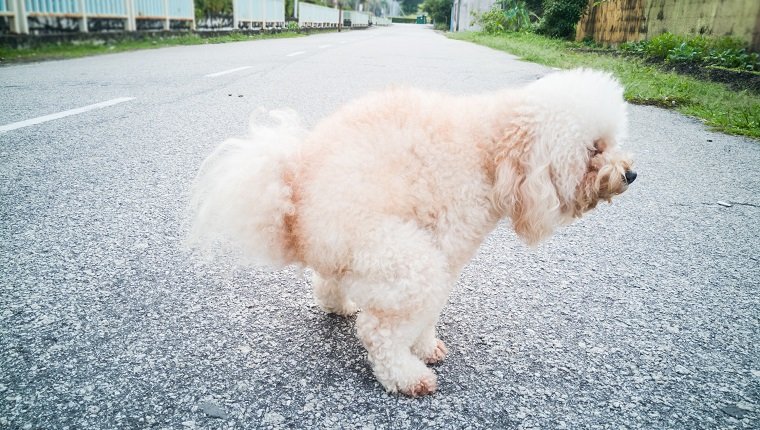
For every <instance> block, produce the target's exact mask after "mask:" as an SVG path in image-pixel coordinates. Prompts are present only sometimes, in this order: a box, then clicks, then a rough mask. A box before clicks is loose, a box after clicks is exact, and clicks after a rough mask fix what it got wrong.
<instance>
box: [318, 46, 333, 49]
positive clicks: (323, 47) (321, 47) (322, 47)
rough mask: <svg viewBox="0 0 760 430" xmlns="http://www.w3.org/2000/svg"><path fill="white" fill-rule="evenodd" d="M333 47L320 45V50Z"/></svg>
mask: <svg viewBox="0 0 760 430" xmlns="http://www.w3.org/2000/svg"><path fill="white" fill-rule="evenodd" d="M331 46H332V45H319V49H325V48H329V47H331Z"/></svg>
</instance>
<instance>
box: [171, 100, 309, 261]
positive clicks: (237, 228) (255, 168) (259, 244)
mask: <svg viewBox="0 0 760 430" xmlns="http://www.w3.org/2000/svg"><path fill="white" fill-rule="evenodd" d="M269 115H270V117H271V118H272V119H274V120H275V124H274V125H257V124H255V123H252V124H251V128H250V135H249V136H248V137H247V138H245V139H229V140H227V141H225V142H224V143H222V144H221V145H220V146H219V147H218V148H217V149H216V150H215V151H214V152H213V153H212V154H211V155H209V156H208V158H206V160H205V161H204V162H203V164H202V165H201V169H200V172H199V173H198V176H197V177H196V179H195V182H194V183H193V188H192V196H191V200H190V209H191V213H190V218H191V226H190V234H189V238H188V240H187V242H186V244H187V245H189V246H190V247H193V248H198V249H200V250H201V251H203V252H204V253H205V254H206V255H218V254H220V253H224V254H225V255H227V254H231V255H234V256H236V257H238V258H239V260H238V261H239V262H242V263H246V264H254V265H267V266H282V265H285V264H288V263H291V262H292V261H289V258H290V257H289V255H288V254H289V250H288V247H287V244H286V243H285V241H286V240H287V238H286V237H284V236H285V230H286V227H287V226H286V223H287V217H288V215H293V212H294V210H295V208H294V206H293V201H292V194H293V190H292V188H291V185H290V184H289V183H288V182H289V181H288V180H287V175H288V172H289V171H290V164H291V163H293V162H294V159H295V158H296V157H295V156H296V154H297V152H298V148H299V145H300V142H301V141H302V139H303V136H304V135H305V131H304V129H303V128H302V127H301V125H300V123H299V119H298V116H297V115H296V113H295V112H294V111H290V110H283V111H272V112H269ZM230 251H231V252H230Z"/></svg>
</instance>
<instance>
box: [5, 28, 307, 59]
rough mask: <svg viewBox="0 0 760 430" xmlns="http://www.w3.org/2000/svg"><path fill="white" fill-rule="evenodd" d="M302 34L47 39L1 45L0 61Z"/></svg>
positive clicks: (82, 55) (276, 37) (83, 55)
mask: <svg viewBox="0 0 760 430" xmlns="http://www.w3.org/2000/svg"><path fill="white" fill-rule="evenodd" d="M302 35H303V34H301V33H296V32H292V31H285V32H281V33H263V34H246V33H230V34H227V35H223V36H213V37H201V36H199V35H197V34H194V33H192V34H183V35H177V36H170V37H163V36H157V37H147V38H145V39H140V40H83V41H73V42H65V43H47V44H43V45H41V46H38V47H33V48H9V47H6V46H0V64H9V63H22V62H29V61H43V60H60V59H65V58H77V57H85V56H89V55H99V54H108V53H112V52H124V51H136V50H138V49H153V48H163V47H166V46H178V45H204V44H212V43H228V42H240V41H246V40H260V39H279V38H290V37H299V36H302Z"/></svg>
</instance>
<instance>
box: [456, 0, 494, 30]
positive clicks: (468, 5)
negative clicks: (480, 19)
mask: <svg viewBox="0 0 760 430" xmlns="http://www.w3.org/2000/svg"><path fill="white" fill-rule="evenodd" d="M494 3H496V0H454V6H453V7H452V8H451V31H477V30H480V26H479V25H477V24H476V23H475V17H474V16H473V15H472V13H473V12H475V13H478V14H480V13H483V12H487V11H489V10H491V7H492V6H493V5H494Z"/></svg>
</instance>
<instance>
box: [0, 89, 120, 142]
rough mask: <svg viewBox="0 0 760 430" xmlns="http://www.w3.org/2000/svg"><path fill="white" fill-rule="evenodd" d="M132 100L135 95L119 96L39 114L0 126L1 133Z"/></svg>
mask: <svg viewBox="0 0 760 430" xmlns="http://www.w3.org/2000/svg"><path fill="white" fill-rule="evenodd" d="M130 100H134V97H119V98H117V99H111V100H107V101H104V102H100V103H95V104H93V105H87V106H83V107H80V108H76V109H70V110H65V111H63V112H58V113H53V114H50V115H45V116H39V117H37V118H32V119H28V120H26V121H19V122H14V123H11V124H7V125H4V126H2V127H0V133H5V132H6V131H11V130H15V129H17V128H22V127H29V126H30V125H35V124H41V123H43V122H48V121H52V120H54V119H60V118H65V117H67V116H71V115H78V114H80V113H85V112H88V111H91V110H95V109H100V108H104V107H108V106H113V105H116V104H119V103H124V102H128V101H130Z"/></svg>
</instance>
